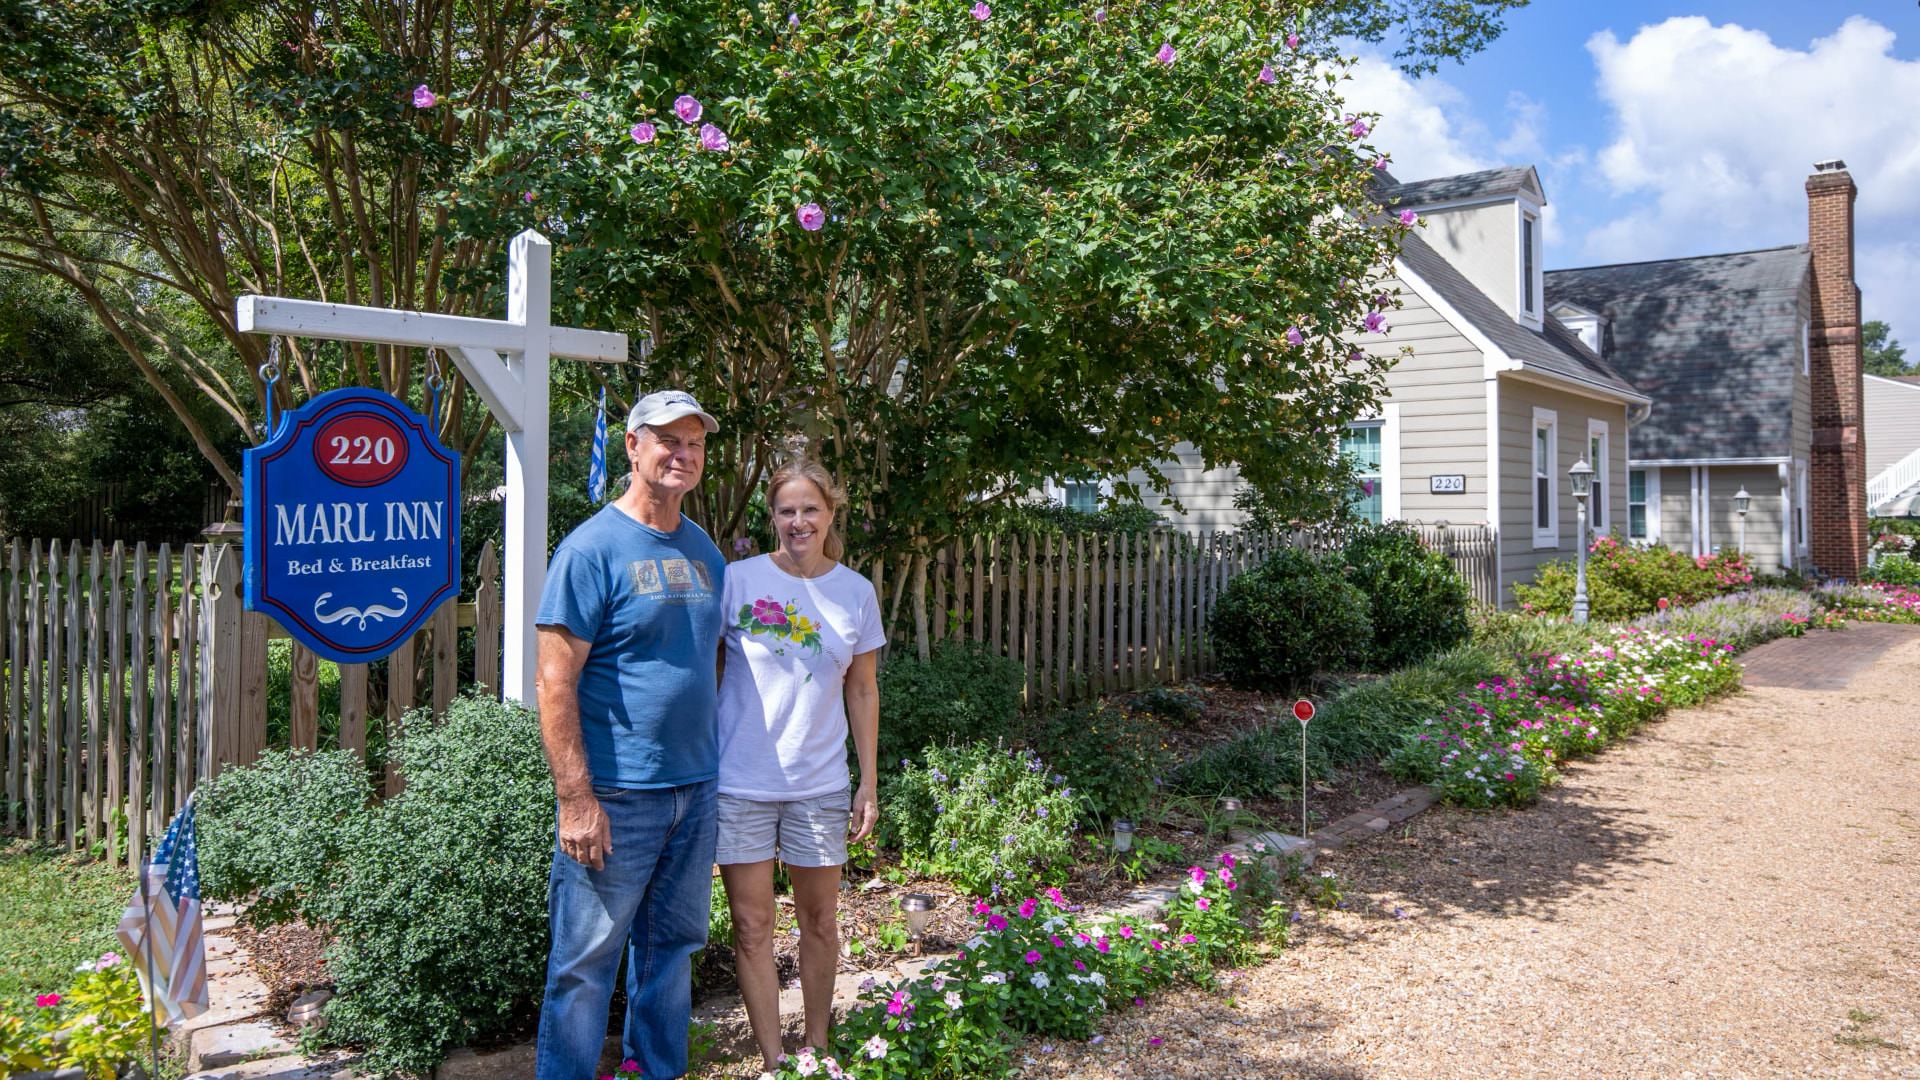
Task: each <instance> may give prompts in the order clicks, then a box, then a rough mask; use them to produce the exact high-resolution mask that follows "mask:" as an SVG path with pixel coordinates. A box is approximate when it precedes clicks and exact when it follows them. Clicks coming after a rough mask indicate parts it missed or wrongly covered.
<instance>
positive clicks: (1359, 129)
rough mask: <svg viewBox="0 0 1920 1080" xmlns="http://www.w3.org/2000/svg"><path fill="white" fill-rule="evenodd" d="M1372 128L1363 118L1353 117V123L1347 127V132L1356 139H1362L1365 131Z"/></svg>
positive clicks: (1365, 133) (1364, 136) (1365, 135)
mask: <svg viewBox="0 0 1920 1080" xmlns="http://www.w3.org/2000/svg"><path fill="white" fill-rule="evenodd" d="M1372 130H1373V128H1371V127H1369V126H1368V125H1367V122H1366V121H1365V120H1362V119H1360V118H1358V117H1355V118H1354V121H1353V124H1352V125H1351V126H1349V127H1348V128H1347V134H1349V135H1352V136H1353V137H1354V138H1356V139H1364V138H1366V137H1367V132H1369V131H1372Z"/></svg>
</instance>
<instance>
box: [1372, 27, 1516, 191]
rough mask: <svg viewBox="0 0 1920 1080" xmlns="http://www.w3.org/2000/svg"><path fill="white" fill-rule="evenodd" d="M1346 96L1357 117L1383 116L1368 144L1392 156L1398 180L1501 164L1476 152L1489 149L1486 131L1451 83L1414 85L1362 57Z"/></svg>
mask: <svg viewBox="0 0 1920 1080" xmlns="http://www.w3.org/2000/svg"><path fill="white" fill-rule="evenodd" d="M1341 95H1342V96H1343V97H1345V98H1346V101H1347V104H1348V106H1350V107H1351V108H1353V109H1354V110H1355V111H1358V112H1377V113H1379V114H1380V123H1379V124H1378V125H1377V126H1375V128H1374V129H1373V134H1372V135H1371V136H1369V137H1368V140H1367V141H1369V142H1371V143H1372V144H1373V145H1375V146H1378V147H1381V148H1383V149H1385V150H1386V151H1387V152H1388V153H1389V154H1390V155H1391V156H1392V158H1393V166H1392V168H1393V175H1394V176H1395V177H1397V178H1398V179H1401V180H1424V179H1426V178H1428V177H1431V176H1450V175H1452V174H1454V173H1463V172H1473V171H1474V170H1476V169H1486V168H1492V167H1493V166H1494V165H1497V164H1499V161H1498V160H1497V159H1494V158H1489V157H1487V156H1485V155H1484V154H1483V153H1482V152H1481V151H1480V150H1479V149H1476V147H1478V146H1484V144H1485V143H1486V141H1487V134H1486V131H1485V129H1484V128H1482V127H1481V126H1480V125H1479V124H1478V123H1477V122H1476V121H1474V120H1473V119H1472V117H1471V116H1470V115H1469V114H1468V112H1467V101H1466V98H1465V97H1464V96H1463V95H1462V94H1461V93H1460V91H1459V90H1457V89H1455V88H1454V87H1453V86H1451V85H1449V84H1448V83H1447V82H1446V81H1445V80H1442V79H1436V78H1432V77H1429V78H1425V79H1419V80H1414V79H1411V78H1408V77H1407V75H1406V73H1405V72H1403V71H1401V70H1400V69H1399V68H1398V67H1395V66H1394V65H1393V63H1392V62H1391V61H1388V60H1383V59H1381V58H1379V57H1377V56H1362V57H1360V59H1359V61H1358V62H1357V63H1356V64H1354V66H1353V68H1352V69H1351V78H1350V79H1349V80H1348V81H1347V82H1346V83H1345V85H1343V86H1342V87H1341Z"/></svg>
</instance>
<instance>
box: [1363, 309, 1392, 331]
mask: <svg viewBox="0 0 1920 1080" xmlns="http://www.w3.org/2000/svg"><path fill="white" fill-rule="evenodd" d="M1361 322H1362V323H1363V324H1364V325H1365V326H1366V328H1367V333H1369V334H1384V333H1386V332H1387V317H1386V316H1385V315H1382V314H1381V313H1380V312H1378V311H1369V312H1367V317H1366V318H1365V319H1362V320H1361Z"/></svg>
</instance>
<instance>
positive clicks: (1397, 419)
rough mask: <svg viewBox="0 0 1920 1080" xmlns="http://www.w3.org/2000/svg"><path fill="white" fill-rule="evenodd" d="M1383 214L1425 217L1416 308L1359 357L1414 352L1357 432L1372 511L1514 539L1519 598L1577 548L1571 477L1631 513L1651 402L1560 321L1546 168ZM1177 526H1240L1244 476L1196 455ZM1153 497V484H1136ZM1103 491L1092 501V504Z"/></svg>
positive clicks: (1350, 432) (1160, 504) (1411, 268)
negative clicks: (1638, 442) (1582, 473)
mask: <svg viewBox="0 0 1920 1080" xmlns="http://www.w3.org/2000/svg"><path fill="white" fill-rule="evenodd" d="M1376 197H1377V198H1378V199H1379V201H1380V202H1381V204H1382V205H1383V206H1386V207H1388V208H1391V209H1394V210H1399V209H1406V208H1411V209H1414V210H1416V211H1418V212H1419V214H1420V216H1421V219H1422V222H1423V225H1422V227H1420V228H1418V229H1416V230H1415V231H1414V233H1413V234H1412V235H1410V236H1408V237H1407V238H1406V242H1405V244H1404V245H1403V247H1402V250H1401V254H1400V257H1399V259H1398V260H1397V261H1396V263H1395V265H1394V273H1393V276H1392V278H1391V279H1390V280H1389V281H1387V282H1386V283H1385V284H1386V286H1387V288H1389V289H1393V288H1397V289H1398V290H1399V294H1400V299H1401V302H1402V305H1403V306H1402V308H1401V309H1400V310H1399V311H1396V312H1392V313H1391V314H1390V319H1389V323H1390V328H1389V330H1388V332H1387V333H1386V334H1384V335H1365V336H1364V338H1363V339H1356V340H1355V341H1354V344H1355V345H1356V346H1359V347H1362V348H1366V349H1370V350H1376V351H1380V352H1382V353H1390V354H1398V353H1399V352H1400V351H1401V349H1402V347H1410V349H1411V353H1410V355H1408V356H1406V357H1405V358H1403V359H1402V360H1401V361H1400V362H1399V363H1398V364H1397V365H1396V366H1395V367H1394V368H1393V369H1392V370H1391V371H1390V372H1389V373H1388V375H1387V392H1388V396H1387V399H1386V400H1385V401H1384V402H1383V404H1382V407H1381V409H1380V412H1379V415H1377V416H1375V417H1371V418H1369V419H1367V420H1364V421H1362V422H1359V423H1356V424H1353V425H1350V426H1349V427H1348V429H1347V430H1346V431H1345V432H1343V433H1341V445H1342V447H1343V449H1344V450H1345V451H1346V452H1347V453H1349V454H1351V455H1352V456H1353V457H1354V458H1355V460H1356V461H1358V462H1359V463H1360V464H1361V467H1362V472H1363V475H1362V488H1361V491H1360V492H1358V493H1356V505H1357V509H1358V511H1359V512H1360V513H1361V514H1362V515H1363V516H1365V517H1368V518H1372V519H1374V520H1389V521H1393V520H1405V521H1413V522H1437V521H1447V522H1450V523H1452V524H1454V525H1467V524H1484V525H1490V526H1492V527H1493V529H1494V530H1495V532H1496V534H1497V537H1498V545H1497V550H1498V576H1499V580H1500V586H1501V587H1500V596H1501V601H1502V602H1503V603H1506V602H1509V601H1511V599H1512V586H1513V584H1514V583H1515V582H1516V581H1526V580H1529V579H1530V578H1531V577H1532V576H1533V574H1534V571H1535V570H1536V569H1537V568H1538V567H1539V566H1540V565H1541V564H1542V563H1544V562H1547V561H1550V560H1555V559H1570V558H1572V557H1573V556H1574V552H1575V547H1574V544H1575V540H1574V533H1575V524H1574V522H1575V508H1574V501H1573V497H1572V494H1571V485H1570V482H1569V479H1568V476H1567V470H1568V469H1570V468H1571V467H1572V466H1573V464H1574V463H1575V462H1576V461H1578V460H1581V459H1588V460H1590V461H1591V462H1592V463H1593V468H1594V470H1595V473H1596V476H1595V496H1594V498H1593V500H1592V513H1593V515H1594V519H1595V521H1594V524H1595V525H1596V526H1597V527H1598V528H1599V529H1600V530H1601V531H1607V530H1610V529H1613V528H1615V527H1616V524H1615V522H1616V519H1617V518H1619V517H1621V516H1622V515H1624V514H1625V513H1626V510H1627V495H1628V489H1627V462H1628V458H1629V442H1630V440H1631V438H1632V436H1631V434H1630V431H1629V429H1630V427H1631V426H1632V420H1633V418H1634V417H1636V416H1638V415H1642V414H1644V412H1645V411H1646V409H1647V408H1648V406H1649V405H1650V401H1649V399H1648V398H1647V396H1646V395H1645V394H1643V393H1641V392H1640V391H1639V390H1637V389H1635V388H1634V387H1633V386H1632V385H1631V384H1630V383H1628V382H1627V381H1626V380H1625V379H1624V378H1622V377H1621V375H1620V373H1619V372H1618V371H1617V370H1615V369H1614V368H1613V366H1612V365H1610V364H1609V363H1608V362H1607V361H1606V360H1604V359H1603V358H1602V357H1601V356H1600V355H1599V354H1597V353H1596V352H1595V351H1594V350H1593V349H1592V348H1590V347H1589V346H1588V345H1587V344H1586V343H1584V342H1583V341H1582V340H1581V339H1580V337H1579V336H1578V335H1577V334H1576V333H1574V332H1573V331H1572V330H1570V329H1569V328H1568V327H1567V326H1565V325H1563V324H1562V323H1561V322H1560V320H1558V319H1557V318H1555V317H1554V315H1553V314H1551V313H1550V312H1549V311H1548V310H1547V302H1546V283H1545V276H1544V269H1543V268H1544V265H1545V260H1544V257H1543V250H1544V235H1543V233H1542V229H1541V225H1540V219H1541V209H1542V208H1543V207H1544V205H1545V203H1546V197H1545V195H1544V193H1543V192H1542V190H1541V187H1540V178H1539V176H1538V175H1537V174H1536V173H1535V171H1534V170H1533V169H1532V168H1531V167H1525V166H1523V167H1518V168H1508V169H1496V170H1490V171H1486V172H1479V173H1471V174H1467V175H1463V176H1450V177H1442V178H1439V179H1435V180H1426V181H1420V182H1416V183H1408V184H1399V183H1395V182H1393V180H1392V178H1391V177H1386V178H1384V180H1383V183H1382V184H1381V186H1380V187H1379V188H1378V190H1377V192H1376ZM1160 471H1161V473H1162V474H1163V475H1164V476H1165V477H1166V479H1167V482H1168V488H1169V494H1170V496H1171V497H1172V499H1173V500H1174V501H1177V502H1178V503H1179V504H1180V505H1181V506H1182V507H1183V508H1184V513H1175V512H1173V510H1172V508H1171V506H1170V505H1169V504H1168V503H1167V502H1166V501H1165V500H1160V499H1157V498H1156V497H1153V496H1149V502H1150V505H1156V508H1158V509H1161V510H1162V512H1163V513H1166V514H1167V515H1168V516H1169V518H1170V519H1171V520H1172V522H1173V524H1174V525H1175V527H1177V528H1180V529H1183V530H1187V531H1192V532H1200V531H1206V530H1215V529H1230V528H1234V527H1236V526H1238V525H1239V524H1240V523H1241V521H1242V520H1243V516H1244V515H1242V514H1241V513H1240V512H1238V511H1237V510H1235V509H1234V506H1233V496H1234V494H1235V492H1236V491H1237V490H1238V489H1239V488H1240V486H1241V484H1240V480H1239V477H1238V474H1237V473H1236V471H1235V470H1233V469H1232V468H1217V469H1211V470H1210V469H1207V468H1206V467H1205V465H1204V463H1203V462H1202V461H1200V459H1199V455H1198V453H1197V452H1196V451H1194V450H1193V449H1192V448H1191V447H1187V446H1183V447H1181V448H1180V450H1179V452H1178V454H1177V456H1176V458H1175V460H1173V461H1169V462H1167V463H1166V464H1165V465H1163V466H1161V468H1160ZM1128 479H1129V480H1131V481H1132V482H1134V483H1135V484H1136V485H1139V487H1140V488H1141V490H1142V491H1145V490H1147V480H1148V477H1146V476H1145V475H1144V474H1135V475H1133V476H1130V477H1129V478H1128ZM1092 494H1093V493H1092V492H1091V491H1086V492H1084V493H1082V497H1083V498H1084V497H1087V496H1090V495H1092Z"/></svg>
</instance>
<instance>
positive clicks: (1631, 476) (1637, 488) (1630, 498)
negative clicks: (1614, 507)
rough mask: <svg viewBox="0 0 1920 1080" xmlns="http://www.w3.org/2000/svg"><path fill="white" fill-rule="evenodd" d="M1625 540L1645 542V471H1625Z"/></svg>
mask: <svg viewBox="0 0 1920 1080" xmlns="http://www.w3.org/2000/svg"><path fill="white" fill-rule="evenodd" d="M1627 539H1629V540H1646V539H1648V536H1647V470H1645V469H1628V470H1627Z"/></svg>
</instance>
